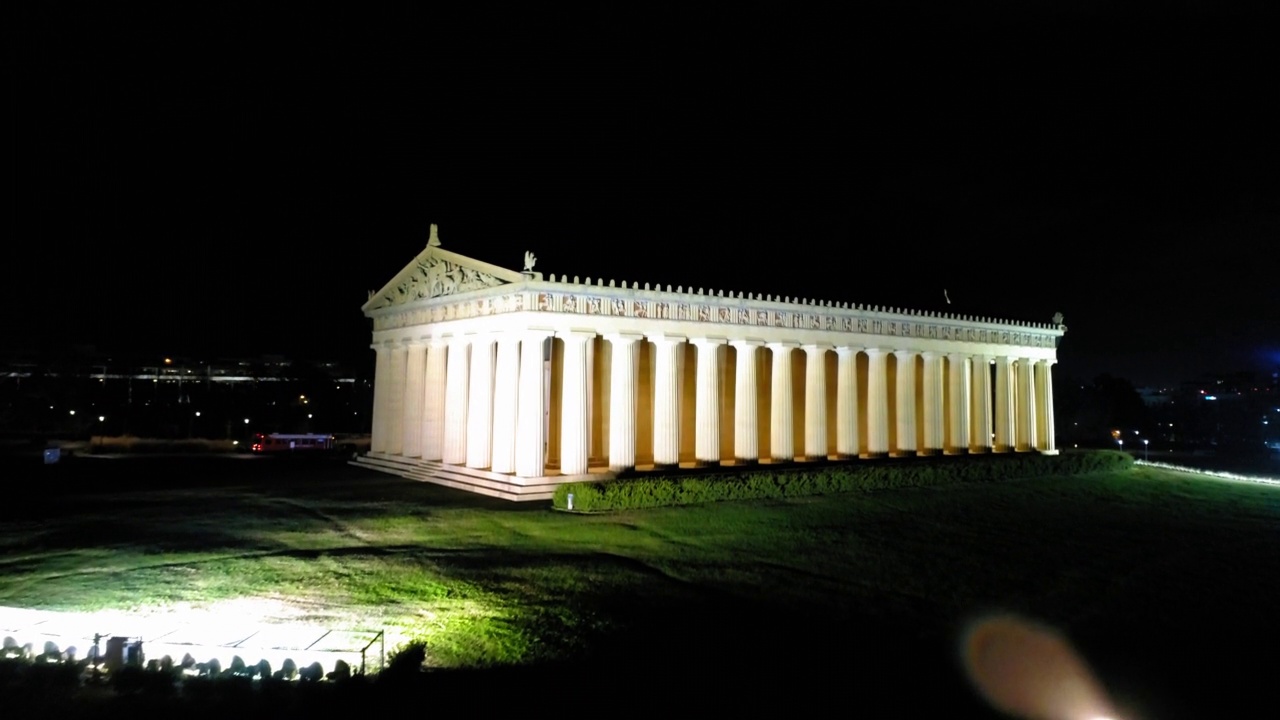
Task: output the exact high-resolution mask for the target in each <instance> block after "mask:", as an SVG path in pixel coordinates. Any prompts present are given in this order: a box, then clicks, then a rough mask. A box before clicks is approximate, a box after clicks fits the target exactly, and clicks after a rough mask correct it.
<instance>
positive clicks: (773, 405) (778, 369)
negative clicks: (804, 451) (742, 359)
mask: <svg viewBox="0 0 1280 720" xmlns="http://www.w3.org/2000/svg"><path fill="white" fill-rule="evenodd" d="M797 347H799V344H798V343H790V342H778V343H769V349H770V350H772V351H773V373H772V378H771V380H772V382H771V388H770V393H771V394H770V398H771V399H770V402H769V456H770V457H772V458H773V460H774V461H775V462H786V461H789V460H794V459H795V456H796V451H795V424H794V423H795V418H794V417H793V410H792V395H791V351H792V350H794V349H795V348H797Z"/></svg>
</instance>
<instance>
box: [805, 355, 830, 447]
mask: <svg viewBox="0 0 1280 720" xmlns="http://www.w3.org/2000/svg"><path fill="white" fill-rule="evenodd" d="M830 349H831V347H830V346H829V345H805V346H804V354H805V363H804V459H805V460H826V459H827V455H828V453H827V351H828V350H830Z"/></svg>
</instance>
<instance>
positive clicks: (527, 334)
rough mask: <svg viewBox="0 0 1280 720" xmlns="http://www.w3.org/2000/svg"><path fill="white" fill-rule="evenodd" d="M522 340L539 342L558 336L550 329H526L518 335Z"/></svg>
mask: <svg viewBox="0 0 1280 720" xmlns="http://www.w3.org/2000/svg"><path fill="white" fill-rule="evenodd" d="M517 334H518V335H519V336H520V339H521V340H537V341H542V340H546V339H547V338H549V337H551V336H553V335H555V334H556V332H555V331H554V330H552V329H550V328H525V329H524V330H520V331H518V333H517Z"/></svg>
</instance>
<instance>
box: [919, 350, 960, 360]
mask: <svg viewBox="0 0 1280 720" xmlns="http://www.w3.org/2000/svg"><path fill="white" fill-rule="evenodd" d="M955 354H957V355H958V354H959V353H955ZM943 356H944V353H940V352H938V351H937V350H921V351H920V357H924V358H940V357H943Z"/></svg>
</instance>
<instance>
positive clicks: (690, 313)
mask: <svg viewBox="0 0 1280 720" xmlns="http://www.w3.org/2000/svg"><path fill="white" fill-rule="evenodd" d="M468 277H470V276H468ZM486 287H488V286H486ZM579 287H585V286H579ZM526 294H527V295H529V297H530V298H532V301H531V302H530V303H528V305H529V306H530V307H531V308H534V309H536V310H537V311H539V312H549V313H566V314H574V315H588V316H605V317H626V318H638V319H652V320H676V321H680V322H699V323H713V324H719V325H741V326H750V327H771V328H785V329H794V330H821V331H828V332H849V333H852V332H856V333H861V334H864V335H884V336H886V337H901V338H921V339H929V340H946V341H953V342H973V343H994V344H999V345H1014V346H1020V347H1033V348H1052V347H1055V345H1056V336H1057V335H1058V334H1060V331H1058V332H1055V330H1056V329H1050V328H1046V330H1048V332H1032V331H1018V330H1008V329H996V328H985V327H972V326H961V325H956V324H954V323H949V322H930V321H928V320H925V319H916V320H899V319H885V318H881V317H875V316H871V317H866V316H864V313H868V312H871V313H878V312H880V311H878V310H858V309H848V308H838V307H829V306H827V307H828V310H829V312H806V311H793V310H785V309H777V308H773V309H765V308H751V307H743V306H741V305H738V306H737V307H734V306H732V305H730V304H728V303H726V304H720V303H718V302H715V301H714V300H713V301H712V302H701V303H700V302H693V301H686V300H679V299H647V298H625V297H606V296H601V295H588V294H584V293H579V292H564V293H560V292H550V291H538V292H530V293H525V292H515V293H508V294H503V295H494V296H491V297H480V298H473V299H470V300H466V301H461V302H449V301H444V302H441V301H439V300H436V301H435V302H433V303H432V304H431V305H430V306H428V307H416V308H412V309H409V308H406V309H405V310H403V311H401V312H396V313H389V314H385V315H377V316H375V317H374V329H375V330H395V329H399V328H404V327H413V326H416V325H426V324H431V323H438V322H444V321H448V320H466V319H471V318H479V317H487V316H491V315H502V314H507V313H515V312H522V311H524V310H525V309H526V301H525V296H526ZM695 297H697V296H696V295H695ZM704 297H706V296H704ZM733 300H734V299H732V298H731V299H730V303H732V302H733ZM757 302H759V301H757ZM920 317H921V318H923V317H925V316H920Z"/></svg>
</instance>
